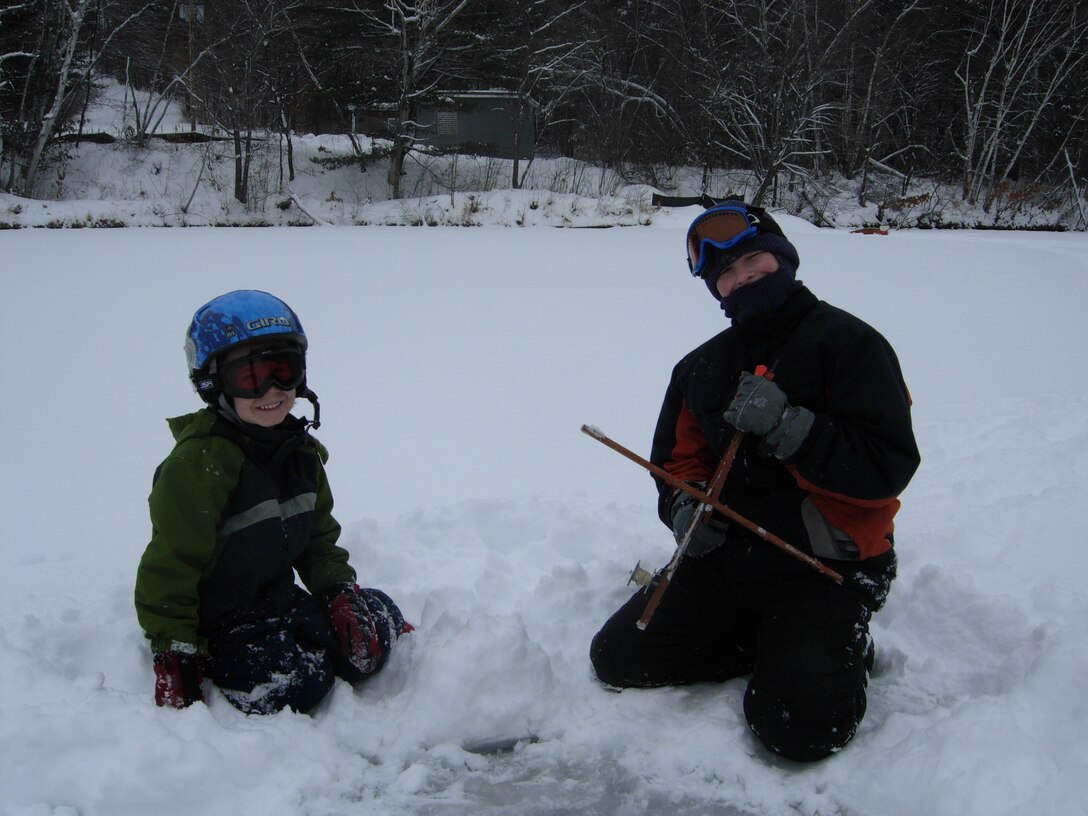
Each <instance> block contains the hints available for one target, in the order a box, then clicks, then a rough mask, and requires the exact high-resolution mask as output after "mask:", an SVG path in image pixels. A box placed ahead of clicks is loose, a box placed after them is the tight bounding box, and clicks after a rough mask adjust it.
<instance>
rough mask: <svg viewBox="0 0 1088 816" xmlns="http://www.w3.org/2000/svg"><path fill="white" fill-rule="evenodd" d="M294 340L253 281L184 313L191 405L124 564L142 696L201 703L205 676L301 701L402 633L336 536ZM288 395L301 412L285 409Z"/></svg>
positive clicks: (243, 700)
mask: <svg viewBox="0 0 1088 816" xmlns="http://www.w3.org/2000/svg"><path fill="white" fill-rule="evenodd" d="M306 346H307V341H306V334H305V332H304V331H303V329H302V324H301V323H300V322H299V319H298V316H297V315H296V314H295V313H294V311H292V310H291V308H290V307H289V306H288V305H287V304H286V303H284V302H283V301H282V300H280V299H279V298H277V297H275V296H273V295H270V294H268V293H267V292H258V291H254V290H240V291H235V292H229V293H227V294H225V295H221V296H219V297H217V298H215V299H214V300H212V301H210V302H209V303H207V304H205V305H204V306H203V307H201V308H200V309H199V310H198V311H197V313H196V314H195V315H194V317H193V321H192V324H191V325H190V327H189V332H188V336H187V338H186V343H185V350H186V356H187V357H188V363H189V372H190V378H191V379H192V382H193V386H194V388H195V389H196V391H197V393H198V394H199V395H200V396H201V397H202V398H203V400H204V401H205V402H206V403H207V407H206V408H205V409H204V410H202V411H198V412H196V413H193V414H189V415H187V416H181V417H175V418H174V419H171V420H168V422H169V425H170V429H171V431H172V432H173V434H174V438H175V440H176V444H175V445H174V449H173V451H172V452H171V453H170V455H169V456H168V457H167V458H166V460H165V461H164V462H163V463H162V464H161V465H160V466H159V468H158V470H157V471H156V473H155V479H154V484H153V487H152V489H151V495H150V497H149V500H148V503H149V506H150V511H151V525H152V534H151V542H150V543H149V544H148V545H147V549H146V551H145V552H144V555H143V558H142V559H141V560H140V566H139V569H138V571H137V576H136V593H135V600H136V614H137V617H138V619H139V621H140V626H141V627H142V628H143V630H144V633H145V634H146V635H147V637H148V639H149V640H150V641H151V650H152V653H153V661H154V669H155V702H156V703H157V704H158V705H161V706H171V707H174V708H184V707H186V706H188V705H190V704H192V703H194V702H197V701H202V700H204V692H203V688H202V681H203V678H204V677H208V678H210V679H211V680H213V681H214V682H215V684H216V685H217V686H218V687H219V688H220V689H221V690H222V692H223V694H224V695H225V696H226V698H227V699H228V700H229V701H230V702H231V703H232V704H233V705H234V706H235V707H237V708H238V709H240V710H242V711H244V712H246V713H259V714H265V713H272V712H275V711H279V710H281V709H283V708H285V707H290V708H292V709H294V710H296V711H301V712H308V711H311V710H312V709H313V708H314V707H315V706H316V705H317V704H318V703H319V702H320V701H321V700H322V698H324V696H325V694H326V693H328V691H329V689H331V688H332V685H333V682H334V677H341V678H343V679H345V680H348V681H349V682H352V683H358V682H360V681H362V680H363V679H365V678H366V677H368V676H370V675H372V674H374V673H375V672H377V671H378V670H380V669H381V667H382V666H383V665H384V663H385V661H386V659H387V658H388V656H389V651H390V649H391V647H392V644H393V642H394V641H396V639H397V638H398V637H399V636H400V635H402V634H404V633H406V632H408V631H411V629H412V627H411V625H410V624H408V623H406V622H405V620H404V617H403V616H402V615H401V612H400V610H399V609H398V608H397V606H396V604H395V603H393V601H392V600H391V599H390V598H389V596H387V595H386V594H385V593H383V592H380V591H378V590H375V589H360V588H359V587H358V586H357V585H356V583H355V579H356V574H355V570H353V569H352V567H351V566H350V565H349V564H348V553H347V552H346V551H345V550H344V549H342V548H341V547H339V546H337V544H336V541H337V538H338V537H339V535H340V525H339V524H338V523H337V522H336V519H334V518H333V515H332V504H333V501H332V493H331V491H330V489H329V484H328V480H327V479H326V476H325V467H324V465H325V462H326V461H327V459H328V452H327V451H326V449H325V447H324V446H323V445H322V444H321V443H320V442H318V441H317V440H316V439H314V438H313V437H312V436H310V434H309V427H310V426H311V425H312V426H313V427H314V428H316V427H317V426H318V424H319V421H318V415H319V409H318V403H317V397H316V395H315V394H314V393H313V392H312V391H310V390H309V389H308V388H307V385H306ZM296 397H303V398H305V399H309V400H310V401H311V402H312V403H313V405H314V420H313V422H312V423H311V422H307V421H305V420H302V419H299V418H297V417H295V416H292V415H291V413H290V411H291V408H292V406H293V405H294V402H295V398H296ZM295 572H297V573H298V575H299V577H300V578H301V579H302V582H303V583H304V584H305V585H306V588H307V589H308V590H309V592H306V591H304V590H303V589H302V588H301V587H299V586H297V585H296V584H295V580H294V574H295Z"/></svg>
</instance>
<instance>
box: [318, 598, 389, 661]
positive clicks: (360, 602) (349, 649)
mask: <svg viewBox="0 0 1088 816" xmlns="http://www.w3.org/2000/svg"><path fill="white" fill-rule="evenodd" d="M329 623H331V624H332V628H333V631H334V632H335V633H336V637H337V640H339V641H340V651H341V652H343V654H344V657H346V658H347V659H348V661H349V662H350V663H351V665H352V666H354V667H355V668H356V669H358V670H359V672H361V673H362V675H363V676H364V677H365V676H366V675H368V674H372V673H373V672H374V670H375V669H376V668H377V667H378V662H379V661H380V660H381V656H382V647H381V644H380V643H378V631H377V629H376V628H375V626H374V619H373V617H371V615H370V608H369V607H368V606H367V604H366V600H365V599H364V598H363V596H362V594H361V593H360V592H359V587H358V586H357V585H356V584H344V585H343V586H342V587H341V588H340V590H339V591H338V592H337V593H336V594H335V595H333V596H332V598H331V599H330V600H329Z"/></svg>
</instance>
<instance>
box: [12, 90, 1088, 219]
mask: <svg viewBox="0 0 1088 816" xmlns="http://www.w3.org/2000/svg"><path fill="white" fill-rule="evenodd" d="M131 93H132V91H131V90H129V89H126V88H125V87H124V86H121V85H117V84H107V85H105V86H104V87H103V88H101V90H100V91H99V95H98V98H97V100H96V102H95V103H94V105H92V106H91V107H90V108H89V109H88V111H87V115H86V118H85V122H84V124H83V131H82V132H83V133H85V134H104V135H105V136H106V137H109V138H113V139H115V140H116V141H115V142H113V143H110V144H97V143H94V142H88V141H84V142H79V143H75V142H68V143H65V144H62V145H60V146H58V148H57V151H56V153H55V154H54V159H55V161H54V162H53V163H52V164H51V165H50V168H49V171H48V172H47V173H44V174H43V176H42V178H41V189H40V190H39V191H38V192H39V198H38V199H34V200H31V199H24V198H16V197H14V196H11V195H7V194H4V193H0V228H3V227H37V226H50V227H118V226H256V225H260V226H267V225H294V226H311V225H314V224H319V225H324V224H335V225H386V226H391V225H428V226H438V225H446V226H485V225H492V224H502V225H505V226H518V227H522V226H555V227H604V226H613V225H624V226H633V225H646V224H649V223H652V222H653V221H654V220H655V219H656V218H658V217H659V215H660V213H659V212H658V211H657V210H656V208H654V207H652V206H651V197H652V195H653V193H654V192H655V191H656V192H660V193H665V194H667V195H681V196H684V195H699V194H700V193H701V192H702V190H703V177H702V172H701V170H700V169H699V168H684V167H655V168H654V169H653V173H652V178H633V177H631V176H630V175H628V176H627V177H626V178H622V177H621V176H620V175H618V174H617V172H616V171H615V170H614V169H602V168H600V167H596V166H593V165H589V164H586V163H584V162H580V161H575V160H573V159H566V158H548V157H546V156H540V157H537V158H536V159H534V160H533V161H532V162H529V163H526V162H522V163H521V165H520V172H521V175H522V185H521V187H522V188H521V189H517V190H513V189H510V187H511V174H512V163H511V162H509V161H504V160H499V159H488V158H479V157H473V156H455V157H454V156H428V155H426V154H425V153H423V152H416V153H413V154H412V155H411V157H410V160H409V161H408V163H407V164H406V166H405V176H404V178H403V179H402V191H403V196H404V197H403V198H401V199H398V200H389V185H388V183H387V178H386V174H387V163H386V162H385V161H384V160H380V159H379V160H374V161H368V162H367V163H366V164H365V168H363V167H360V165H359V164H358V163H356V162H351V161H350V159H351V157H352V155H353V153H352V149H351V145H350V141H349V139H348V138H347V136H343V135H322V136H314V135H312V134H296V135H295V136H294V137H293V138H292V144H291V152H292V154H293V167H294V170H295V177H294V179H293V180H292V179H291V178H290V169H291V166H292V162H289V159H288V145H287V143H286V140H285V139H283V138H282V137H281V136H279V135H277V134H256V137H257V138H256V141H255V142H254V148H253V151H254V152H253V168H252V171H251V173H250V184H249V195H248V200H247V202H246V203H245V204H242V203H240V202H238V201H236V200H235V199H234V196H233V185H234V172H235V166H234V152H235V148H234V144H233V142H232V141H230V140H229V139H227V138H226V137H225V134H222V133H218V132H216V131H214V129H211V128H207V127H204V126H201V128H200V130H201V132H202V133H206V134H208V135H211V136H214V137H216V140H214V141H210V142H206V143H201V144H178V143H171V142H167V141H164V140H163V139H161V138H153V139H151V140H150V141H149V142H148V144H147V146H146V147H136V146H135V145H133V144H132V143H131V142H130V141H128V140H127V137H129V136H131V133H132V124H133V118H132V99H131V97H130V96H128V94H131ZM136 94H137V98H138V101H139V104H140V106H141V108H146V107H147V106H148V105H149V104H151V103H152V101H153V100H151V99H150V98H149V97H148V95H147V94H146V93H143V92H138V91H137V92H136ZM190 129H191V125H190V123H189V122H188V121H186V120H184V119H183V118H182V116H181V115H180V113H179V110H178V108H177V107H176V106H175V107H168V108H166V109H165V111H164V116H163V118H162V120H161V122H160V124H159V126H158V129H157V133H159V134H164V135H166V136H170V135H172V134H187V133H189V131H190ZM358 141H359V143H360V146H361V149H362V150H364V151H368V150H370V149H371V148H372V147H374V146H375V143H374V142H372V141H371V140H370V139H368V138H367V137H365V136H360V137H359V139H358ZM628 170H629V171H630V170H631V168H628ZM651 182H652V186H651ZM860 183H861V180H860V179H854V180H847V179H842V178H831V179H825V180H822V181H821V182H819V183H813V182H809V183H808V184H807V185H798V184H794V183H789V184H787V183H785V182H783V189H781V190H780V192H779V195H780V197H781V202H780V203H784V202H788V204H789V206H784V209H788V210H790V211H792V212H803V213H805V214H806V217H807V218H808V219H809V220H810V221H813V222H814V223H818V224H820V225H821V226H836V227H859V226H874V225H890V226H904V227H915V226H934V225H940V226H944V225H951V226H957V227H958V226H971V225H976V224H979V225H984V226H1000V227H1010V226H1013V227H1017V228H1025V229H1027V228H1032V229H1034V228H1053V227H1054V226H1058V227H1061V228H1071V229H1086V228H1088V220H1086V218H1088V202H1081V203H1080V205H1079V206H1076V205H1071V206H1070V207H1069V208H1067V210H1065V211H1059V210H1044V209H1040V208H1035V207H1029V206H1027V205H1026V204H1024V203H1023V202H1019V203H1017V202H1008V201H1004V202H999V203H998V204H997V205H995V206H994V207H993V208H992V209H991V211H990V212H983V211H982V209H981V208H979V207H973V206H969V205H967V204H965V203H963V202H962V201H961V200H960V199H961V196H960V194H959V192H958V191H957V190H956V188H955V185H954V184H953V185H950V184H944V183H939V182H937V181H933V180H926V179H915V180H913V181H911V182H910V183H909V184H906V185H905V187H904V182H903V179H902V178H899V177H896V176H894V175H891V174H883V175H882V174H876V173H874V174H872V175H871V176H870V177H869V178H868V179H867V184H868V194H867V196H866V199H867V202H868V203H866V204H865V206H859V204H858V197H859V195H858V192H859V191H858V187H859V185H860ZM756 187H757V181H756V180H755V179H754V177H753V176H752V175H751V174H749V173H744V172H739V171H729V170H718V171H716V172H714V173H713V174H711V176H710V178H709V182H708V187H707V191H708V193H709V194H711V195H713V196H725V195H734V194H735V195H740V196H742V197H750V196H751V195H752V193H753V191H754V190H755V189H756Z"/></svg>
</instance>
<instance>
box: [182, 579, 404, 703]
mask: <svg viewBox="0 0 1088 816" xmlns="http://www.w3.org/2000/svg"><path fill="white" fill-rule="evenodd" d="M362 593H363V597H364V598H365V599H366V603H367V606H368V607H369V609H370V613H371V617H372V618H373V620H374V624H375V627H376V629H377V631H378V642H379V644H380V645H381V649H382V656H381V659H380V660H379V661H378V665H377V667H376V668H375V669H374V672H373V673H374V674H376V673H377V672H378V671H379V670H380V669H381V668H382V666H383V665H385V661H386V660H387V659H388V657H389V652H390V649H391V648H392V645H393V642H394V641H396V639H397V636H398V635H399V634H400V632H401V631H402V628H403V625H404V618H403V616H402V615H401V612H400V609H398V608H397V605H396V604H395V603H393V600H392V599H391V598H390V597H389V596H388V595H386V594H385V593H384V592H381V591H379V590H376V589H363V590H362ZM208 648H209V652H210V656H209V657H206V658H204V659H203V660H202V668H203V671H204V674H205V675H206V676H207V677H210V678H211V679H212V680H213V681H215V684H216V685H217V686H218V687H219V688H220V690H221V691H222V692H223V694H224V696H225V697H226V698H227V699H228V700H229V701H230V702H231V704H232V705H233V706H234V707H235V708H237V709H239V710H241V711H244V712H245V713H246V714H272V713H275V712H277V711H280V710H281V709H284V708H287V707H290V708H292V709H293V710H295V711H299V712H302V713H308V712H310V711H312V710H313V709H314V707H316V706H317V704H318V703H320V702H321V700H322V699H323V698H324V697H325V695H326V694H328V692H329V690H330V689H331V688H332V686H333V683H334V682H335V678H336V677H341V678H343V679H345V680H348V681H349V682H352V683H356V682H359V681H360V680H362V679H363V676H362V674H361V673H360V672H359V670H358V669H356V668H355V667H354V666H353V665H352V664H351V663H350V662H349V661H348V659H347V658H346V657H345V656H344V654H343V652H342V651H341V649H340V644H339V641H338V640H337V637H336V634H335V633H334V632H333V629H332V626H331V625H330V624H329V619H328V615H327V612H326V609H325V606H324V605H323V604H322V603H320V602H319V601H318V600H317V599H316V598H314V597H313V596H312V595H310V594H309V593H307V592H305V591H303V590H302V589H301V588H298V587H296V591H295V599H294V604H293V606H292V608H291V609H290V610H289V611H288V612H286V613H285V614H282V615H275V616H265V617H261V618H260V619H258V620H250V621H246V622H244V623H239V624H237V625H235V626H231V627H229V628H227V629H224V630H220V631H218V632H215V633H212V634H211V635H210V637H209V644H208Z"/></svg>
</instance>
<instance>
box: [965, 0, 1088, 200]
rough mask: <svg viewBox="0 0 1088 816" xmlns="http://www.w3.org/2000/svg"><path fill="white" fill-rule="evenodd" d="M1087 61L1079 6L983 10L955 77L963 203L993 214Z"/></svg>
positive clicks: (1024, 3)
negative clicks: (1028, 148) (960, 122)
mask: <svg viewBox="0 0 1088 816" xmlns="http://www.w3.org/2000/svg"><path fill="white" fill-rule="evenodd" d="M1086 57H1088V13H1086V11H1085V9H1084V6H1083V4H1082V3H1078V2H1077V0H988V1H987V2H984V3H983V4H982V5H981V7H980V9H979V12H978V14H977V16H976V17H975V19H974V20H973V25H972V28H971V31H970V41H969V42H968V44H967V47H966V50H965V51H964V53H963V57H962V60H961V61H960V65H959V68H958V70H957V71H956V78H957V80H958V81H959V83H960V87H961V93H962V111H963V143H962V178H963V197H964V199H965V200H966V201H968V202H970V203H972V204H976V203H978V202H979V200H980V199H981V200H982V201H983V206H984V209H986V210H987V211H988V210H989V208H990V206H991V204H992V203H993V200H994V196H995V195H997V193H998V192H999V191H1000V190H1001V188H1002V186H1003V185H1004V184H1005V183H1006V182H1007V181H1008V180H1009V178H1010V177H1011V175H1012V173H1013V171H1014V169H1015V167H1016V165H1017V162H1018V160H1019V159H1020V157H1021V155H1022V153H1023V151H1024V149H1025V147H1026V146H1027V145H1028V144H1029V141H1030V140H1031V138H1032V136H1033V135H1034V133H1035V132H1036V128H1037V126H1038V125H1039V123H1040V121H1041V119H1042V117H1043V115H1044V114H1045V112H1046V111H1047V109H1048V107H1049V106H1050V105H1051V103H1052V102H1053V101H1054V99H1055V97H1056V96H1057V95H1058V94H1059V93H1060V92H1061V91H1062V90H1063V88H1064V86H1065V84H1066V83H1067V82H1068V81H1069V80H1070V78H1071V77H1073V76H1075V72H1076V70H1077V68H1078V66H1079V65H1080V64H1081V63H1082V62H1084V60H1085V58H1086ZM1064 146H1065V145H1064V144H1062V145H1058V147H1057V153H1056V154H1055V155H1060V153H1061V151H1062V149H1063V148H1064Z"/></svg>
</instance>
